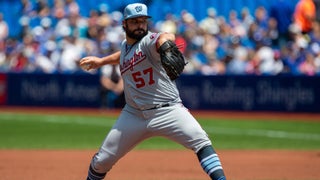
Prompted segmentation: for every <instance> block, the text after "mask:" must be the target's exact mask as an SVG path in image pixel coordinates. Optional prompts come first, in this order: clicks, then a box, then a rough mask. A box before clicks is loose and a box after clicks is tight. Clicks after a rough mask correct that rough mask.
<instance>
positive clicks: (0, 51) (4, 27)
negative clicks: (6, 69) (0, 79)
mask: <svg viewBox="0 0 320 180" xmlns="http://www.w3.org/2000/svg"><path fill="white" fill-rule="evenodd" d="M8 35H9V26H8V24H7V22H6V21H5V20H4V19H3V14H2V13H0V66H1V64H4V63H5V61H6V54H5V42H6V39H7V38H8Z"/></svg>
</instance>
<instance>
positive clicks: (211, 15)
mask: <svg viewBox="0 0 320 180" xmlns="http://www.w3.org/2000/svg"><path fill="white" fill-rule="evenodd" d="M199 26H200V28H201V29H202V30H204V31H205V32H207V33H209V34H211V35H216V34H218V33H219V31H220V29H219V20H218V18H217V11H216V9H215V8H213V7H210V8H208V9H207V17H205V18H204V19H203V20H201V21H200V23H199Z"/></svg>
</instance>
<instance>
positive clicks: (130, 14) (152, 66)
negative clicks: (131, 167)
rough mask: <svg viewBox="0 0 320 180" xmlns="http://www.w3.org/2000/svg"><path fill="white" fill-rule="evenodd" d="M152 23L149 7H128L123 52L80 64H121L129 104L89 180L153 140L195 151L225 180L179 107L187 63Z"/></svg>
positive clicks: (197, 129) (192, 120)
mask: <svg viewBox="0 0 320 180" xmlns="http://www.w3.org/2000/svg"><path fill="white" fill-rule="evenodd" d="M149 18H151V17H150V16H149V15H148V13H147V6H146V5H144V4H141V3H134V4H129V5H128V6H126V7H125V9H124V20H123V21H122V26H123V30H124V31H125V33H126V39H125V40H124V41H123V42H122V44H121V50H120V51H119V52H116V53H114V54H111V55H109V56H106V57H102V58H99V57H94V56H89V57H84V58H82V59H81V61H80V66H81V67H82V68H83V69H85V70H90V69H95V68H99V67H101V66H103V65H106V64H119V65H120V71H121V76H122V78H123V82H124V93H125V99H126V105H125V106H124V108H123V109H122V111H121V113H120V115H119V117H118V119H117V121H116V122H115V124H114V125H113V127H112V129H111V130H110V132H109V133H108V135H107V136H106V138H105V140H104V141H103V143H102V145H101V147H100V149H99V151H98V152H97V153H96V154H95V155H94V156H93V158H92V161H91V163H90V166H89V170H88V176H87V180H100V179H103V178H104V177H105V176H106V174H107V173H108V171H110V169H111V168H112V166H113V165H114V164H115V163H116V162H117V161H118V160H119V159H120V158H121V157H123V156H124V155H125V154H126V153H128V152H129V151H130V150H132V149H133V148H134V147H135V146H136V145H137V144H138V143H140V142H142V141H143V140H145V139H148V138H150V137H154V136H162V137H166V138H168V139H170V140H172V141H174V142H177V143H179V144H181V145H183V146H184V147H186V148H188V149H190V150H192V151H194V152H195V154H196V155H197V157H198V159H199V162H200V165H201V166H202V168H203V169H204V171H205V172H206V173H207V174H208V176H210V178H211V179H214V180H225V179H226V177H225V175H224V171H223V169H222V165H221V162H220V160H219V157H218V155H217V153H216V152H215V151H214V149H213V147H212V143H211V141H210V139H209V138H208V136H207V134H206V132H205V131H204V130H203V129H202V127H201V126H200V125H199V123H198V122H197V120H196V119H195V118H194V117H193V116H192V115H191V114H190V113H189V111H188V109H186V108H185V107H184V106H183V104H182V102H181V99H180V96H179V92H178V89H177V86H176V84H175V79H176V78H178V77H179V75H180V74H181V73H182V71H183V69H184V66H185V65H186V62H185V60H184V57H183V55H182V54H181V52H180V51H179V49H178V48H177V46H176V44H175V43H174V41H175V36H174V35H173V34H170V33H154V32H150V31H149V30H148V19H149ZM155 165H156V164H155Z"/></svg>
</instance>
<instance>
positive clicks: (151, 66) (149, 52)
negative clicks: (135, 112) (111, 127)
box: [120, 32, 181, 110]
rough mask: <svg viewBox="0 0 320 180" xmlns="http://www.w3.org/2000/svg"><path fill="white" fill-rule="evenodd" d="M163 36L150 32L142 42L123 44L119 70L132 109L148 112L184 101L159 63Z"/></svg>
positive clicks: (124, 42) (127, 100)
mask: <svg viewBox="0 0 320 180" xmlns="http://www.w3.org/2000/svg"><path fill="white" fill-rule="evenodd" d="M159 35H160V33H152V32H148V34H147V35H146V36H145V37H144V38H142V39H141V40H140V41H138V42H136V43H135V44H133V45H132V46H128V45H127V43H126V40H124V41H123V42H122V45H121V52H122V53H121V57H120V71H121V75H122V78H123V81H124V93H125V98H126V102H127V104H128V105H129V106H131V107H133V108H135V109H140V110H145V109H150V108H153V107H155V106H156V105H159V104H164V103H178V102H181V99H180V96H179V91H178V89H177V87H176V84H175V82H174V81H171V80H170V78H169V77H168V76H167V74H166V72H165V70H164V69H163V67H162V65H161V62H160V55H159V53H158V52H157V48H156V43H157V39H158V38H159Z"/></svg>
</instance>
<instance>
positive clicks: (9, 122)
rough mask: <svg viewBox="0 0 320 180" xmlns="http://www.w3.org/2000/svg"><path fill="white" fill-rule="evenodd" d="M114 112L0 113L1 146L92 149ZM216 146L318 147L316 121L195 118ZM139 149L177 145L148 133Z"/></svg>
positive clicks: (318, 124)
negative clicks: (85, 113) (105, 113)
mask: <svg viewBox="0 0 320 180" xmlns="http://www.w3.org/2000/svg"><path fill="white" fill-rule="evenodd" d="M115 119H116V116H115V115H101V114H100V115H99V114H98V115H93V114H90V115H83V114H79V115H77V114H76V113H74V114H71V113H69V114H63V113H61V114H57V113H43V112H42V113H40V112H39V113H23V112H2V111H1V112H0V142H1V143H0V149H96V148H98V147H99V146H100V144H101V142H102V140H103V139H104V137H105V135H106V133H107V132H108V131H109V129H110V128H111V126H112V125H113V123H114V122H115ZM197 119H198V121H199V123H200V124H201V125H202V127H203V128H204V129H205V130H206V132H207V133H208V135H209V137H210V138H211V139H212V140H213V143H214V146H215V148H217V149H295V150H314V149H320V121H303V119H298V118H297V119H294V118H293V119H290V120H278V119H268V118H263V117H257V118H255V119H253V118H250V119H241V120H240V121H239V119H238V118H236V117H235V118H230V117H225V118H224V117H222V118H221V117H215V116H212V117H205V118H197ZM137 148H138V149H180V148H182V147H181V146H180V145H177V144H175V143H172V142H171V141H169V140H166V139H164V138H160V137H157V138H152V139H150V140H147V141H144V142H143V143H142V144H140V145H139V146H138V147H137Z"/></svg>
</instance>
